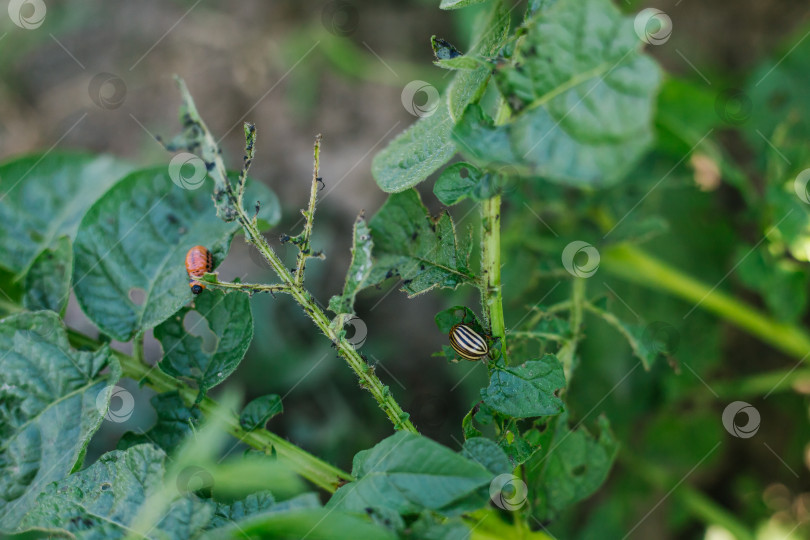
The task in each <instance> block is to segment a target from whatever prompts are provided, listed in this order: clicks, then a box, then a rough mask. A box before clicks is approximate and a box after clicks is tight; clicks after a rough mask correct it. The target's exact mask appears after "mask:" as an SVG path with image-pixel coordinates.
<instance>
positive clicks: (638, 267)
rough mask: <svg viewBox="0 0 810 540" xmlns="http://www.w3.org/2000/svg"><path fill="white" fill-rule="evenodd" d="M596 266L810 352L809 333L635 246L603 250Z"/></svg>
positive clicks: (798, 354) (776, 343) (790, 350)
mask: <svg viewBox="0 0 810 540" xmlns="http://www.w3.org/2000/svg"><path fill="white" fill-rule="evenodd" d="M600 268H602V269H604V270H606V271H608V272H610V273H611V274H614V275H615V276H617V277H620V278H623V279H626V280H628V281H630V282H632V283H637V284H639V285H644V286H647V287H651V288H653V289H658V290H661V291H665V292H668V293H672V294H674V295H675V296H678V297H680V298H683V299H684V300H687V301H688V302H690V303H693V304H695V305H699V307H701V308H702V309H705V310H707V311H710V312H712V313H714V314H715V315H718V316H719V317H721V318H723V319H725V320H727V321H729V322H730V323H732V324H734V325H736V326H738V327H739V328H742V329H743V330H746V331H748V332H750V333H751V334H753V335H754V336H757V337H758V338H760V339H761V340H762V341H764V342H765V343H768V344H770V345H772V346H773V347H775V348H776V349H778V350H780V351H782V352H785V353H787V354H789V355H791V356H793V357H795V358H799V359H802V360H806V358H807V356H808V353H810V336H808V334H807V333H806V332H805V331H804V330H802V329H801V328H799V327H797V326H794V325H791V324H786V323H782V322H779V321H777V320H775V319H773V318H771V317H769V316H767V315H764V314H762V313H760V312H759V311H757V310H756V309H754V308H753V307H751V306H749V305H748V304H746V303H745V302H742V301H740V300H737V299H736V298H734V297H732V296H730V295H728V294H726V293H724V292H722V291H719V290H717V289H714V288H713V287H711V286H709V285H707V284H706V283H703V282H701V281H698V280H697V279H695V278H693V277H691V276H689V275H686V274H684V273H683V272H681V271H679V270H677V269H675V268H673V267H671V266H669V265H668V264H667V263H665V262H663V261H661V260H658V259H656V258H654V257H652V256H650V255H648V254H647V253H645V252H644V251H642V250H641V249H639V248H637V247H634V246H631V245H627V244H621V245H617V246H613V247H610V248H607V249H605V250H603V253H602V258H601V266H600Z"/></svg>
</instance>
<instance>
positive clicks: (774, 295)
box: [734, 245, 808, 322]
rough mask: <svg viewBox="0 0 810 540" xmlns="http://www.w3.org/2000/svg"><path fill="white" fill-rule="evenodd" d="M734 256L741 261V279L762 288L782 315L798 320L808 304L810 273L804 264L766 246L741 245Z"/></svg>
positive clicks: (780, 316) (777, 314) (769, 303)
mask: <svg viewBox="0 0 810 540" xmlns="http://www.w3.org/2000/svg"><path fill="white" fill-rule="evenodd" d="M734 257H735V258H734V260H736V261H740V265H739V268H738V270H737V273H738V275H739V277H740V280H741V281H742V282H743V283H745V284H746V285H747V286H748V287H750V288H752V289H754V290H756V291H759V293H760V294H761V295H762V297H763V298H764V299H765V303H766V304H767V305H768V308H769V309H770V310H771V311H772V312H773V313H774V314H776V316H777V317H779V319H781V320H784V321H788V322H795V321H797V320H798V318H799V317H800V316H801V315H802V314H803V313H804V309H805V306H806V305H807V281H808V275H807V271H806V270H805V268H804V265H802V264H800V263H797V262H796V261H793V260H791V259H790V258H788V257H784V258H777V257H775V256H774V255H773V254H772V253H771V252H770V251H769V249H768V248H767V247H765V246H762V247H759V248H757V247H751V246H748V245H741V246H739V247H738V248H737V253H736V254H735V256H734Z"/></svg>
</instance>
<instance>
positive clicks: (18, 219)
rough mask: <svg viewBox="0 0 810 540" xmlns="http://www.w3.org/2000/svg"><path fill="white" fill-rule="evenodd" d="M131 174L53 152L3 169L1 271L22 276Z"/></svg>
mask: <svg viewBox="0 0 810 540" xmlns="http://www.w3.org/2000/svg"><path fill="white" fill-rule="evenodd" d="M130 170H131V167H130V166H129V165H126V164H124V163H122V162H120V161H118V160H116V159H113V158H112V157H110V156H103V155H102V156H89V155H83V154H70V153H64V152H50V153H46V154H42V155H31V156H25V157H21V158H15V159H12V160H9V161H6V162H5V163H3V164H0V252H2V253H3V256H2V257H0V266H2V267H3V268H6V269H8V270H11V271H12V272H14V273H16V274H18V275H22V274H24V273H25V272H26V271H27V270H28V268H29V267H30V266H31V264H32V263H33V262H34V259H35V258H36V257H37V255H39V253H40V252H42V251H43V250H44V249H45V248H47V247H49V246H52V245H53V243H54V241H55V240H56V239H57V238H58V237H60V236H63V235H65V236H68V237H69V238H71V239H73V238H75V237H76V231H77V230H78V228H79V222H80V221H81V219H82V216H84V213H85V212H86V211H87V209H88V208H90V205H92V204H93V202H94V201H95V200H96V199H98V198H99V197H100V196H101V195H102V194H103V193H104V192H105V191H107V189H109V188H110V186H112V185H113V184H115V183H116V182H117V181H118V180H119V179H120V178H123V176H124V175H125V174H126V173H127V172H129V171H130Z"/></svg>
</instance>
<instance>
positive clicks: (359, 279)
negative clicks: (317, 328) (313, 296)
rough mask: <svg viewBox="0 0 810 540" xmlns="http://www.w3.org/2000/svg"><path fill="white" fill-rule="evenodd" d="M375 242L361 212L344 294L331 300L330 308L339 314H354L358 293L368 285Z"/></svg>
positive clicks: (355, 222) (356, 224)
mask: <svg viewBox="0 0 810 540" xmlns="http://www.w3.org/2000/svg"><path fill="white" fill-rule="evenodd" d="M373 248H374V242H373V240H372V238H371V229H369V227H368V224H367V223H366V220H365V219H364V217H363V213H362V212H361V213H360V215H359V216H357V219H356V220H355V221H354V234H353V241H352V262H351V264H349V271H348V272H346V283H345V285H344V286H343V294H341V295H336V296H333V297H332V298H331V299H330V300H329V309H330V310H331V311H333V312H335V313H337V314H341V313H349V314H352V315H353V314H354V300H355V298H356V297H357V293H358V292H360V290H361V289H363V288H364V287H366V286H367V284H366V281H367V280H368V278H369V275H370V274H371V268H372V265H373V261H372V259H371V253H372V249H373Z"/></svg>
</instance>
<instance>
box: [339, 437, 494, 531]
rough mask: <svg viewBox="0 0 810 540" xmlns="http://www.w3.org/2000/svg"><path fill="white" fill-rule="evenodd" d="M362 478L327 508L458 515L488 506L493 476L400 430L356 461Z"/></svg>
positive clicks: (356, 470) (356, 472) (357, 473)
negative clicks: (428, 511) (489, 489)
mask: <svg viewBox="0 0 810 540" xmlns="http://www.w3.org/2000/svg"><path fill="white" fill-rule="evenodd" d="M352 474H353V475H354V476H355V477H356V478H357V480H356V481H355V482H351V483H349V484H347V485H345V486H343V487H341V488H339V489H338V490H337V491H336V492H335V494H334V496H333V497H332V499H331V500H330V501H329V503H328V504H327V508H331V509H338V510H344V511H348V512H364V511H365V509H366V508H375V507H376V508H383V509H388V510H394V511H396V512H397V513H399V514H402V515H410V514H418V513H420V512H421V511H422V510H431V511H434V512H437V513H439V514H442V515H445V516H453V515H458V514H460V513H462V512H466V511H472V510H475V509H477V508H481V507H483V506H484V505H486V502H487V500H488V491H487V490H488V488H489V483H490V481H491V480H492V477H493V475H492V473H491V472H490V471H488V470H487V469H486V468H485V467H484V466H482V465H480V464H478V463H476V462H474V461H472V460H469V459H467V458H465V457H463V456H461V455H459V454H456V453H455V452H453V451H452V450H450V449H449V448H446V447H444V446H442V445H440V444H438V443H436V442H433V441H431V440H430V439H426V438H425V437H422V436H420V435H415V434H413V433H406V432H399V433H396V434H394V435H392V436H390V437H388V438H387V439H385V440H383V441H382V442H380V443H379V444H377V445H376V446H374V447H373V448H371V449H370V450H363V451H362V452H359V453H358V454H357V455H355V457H354V463H353V467H352Z"/></svg>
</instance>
